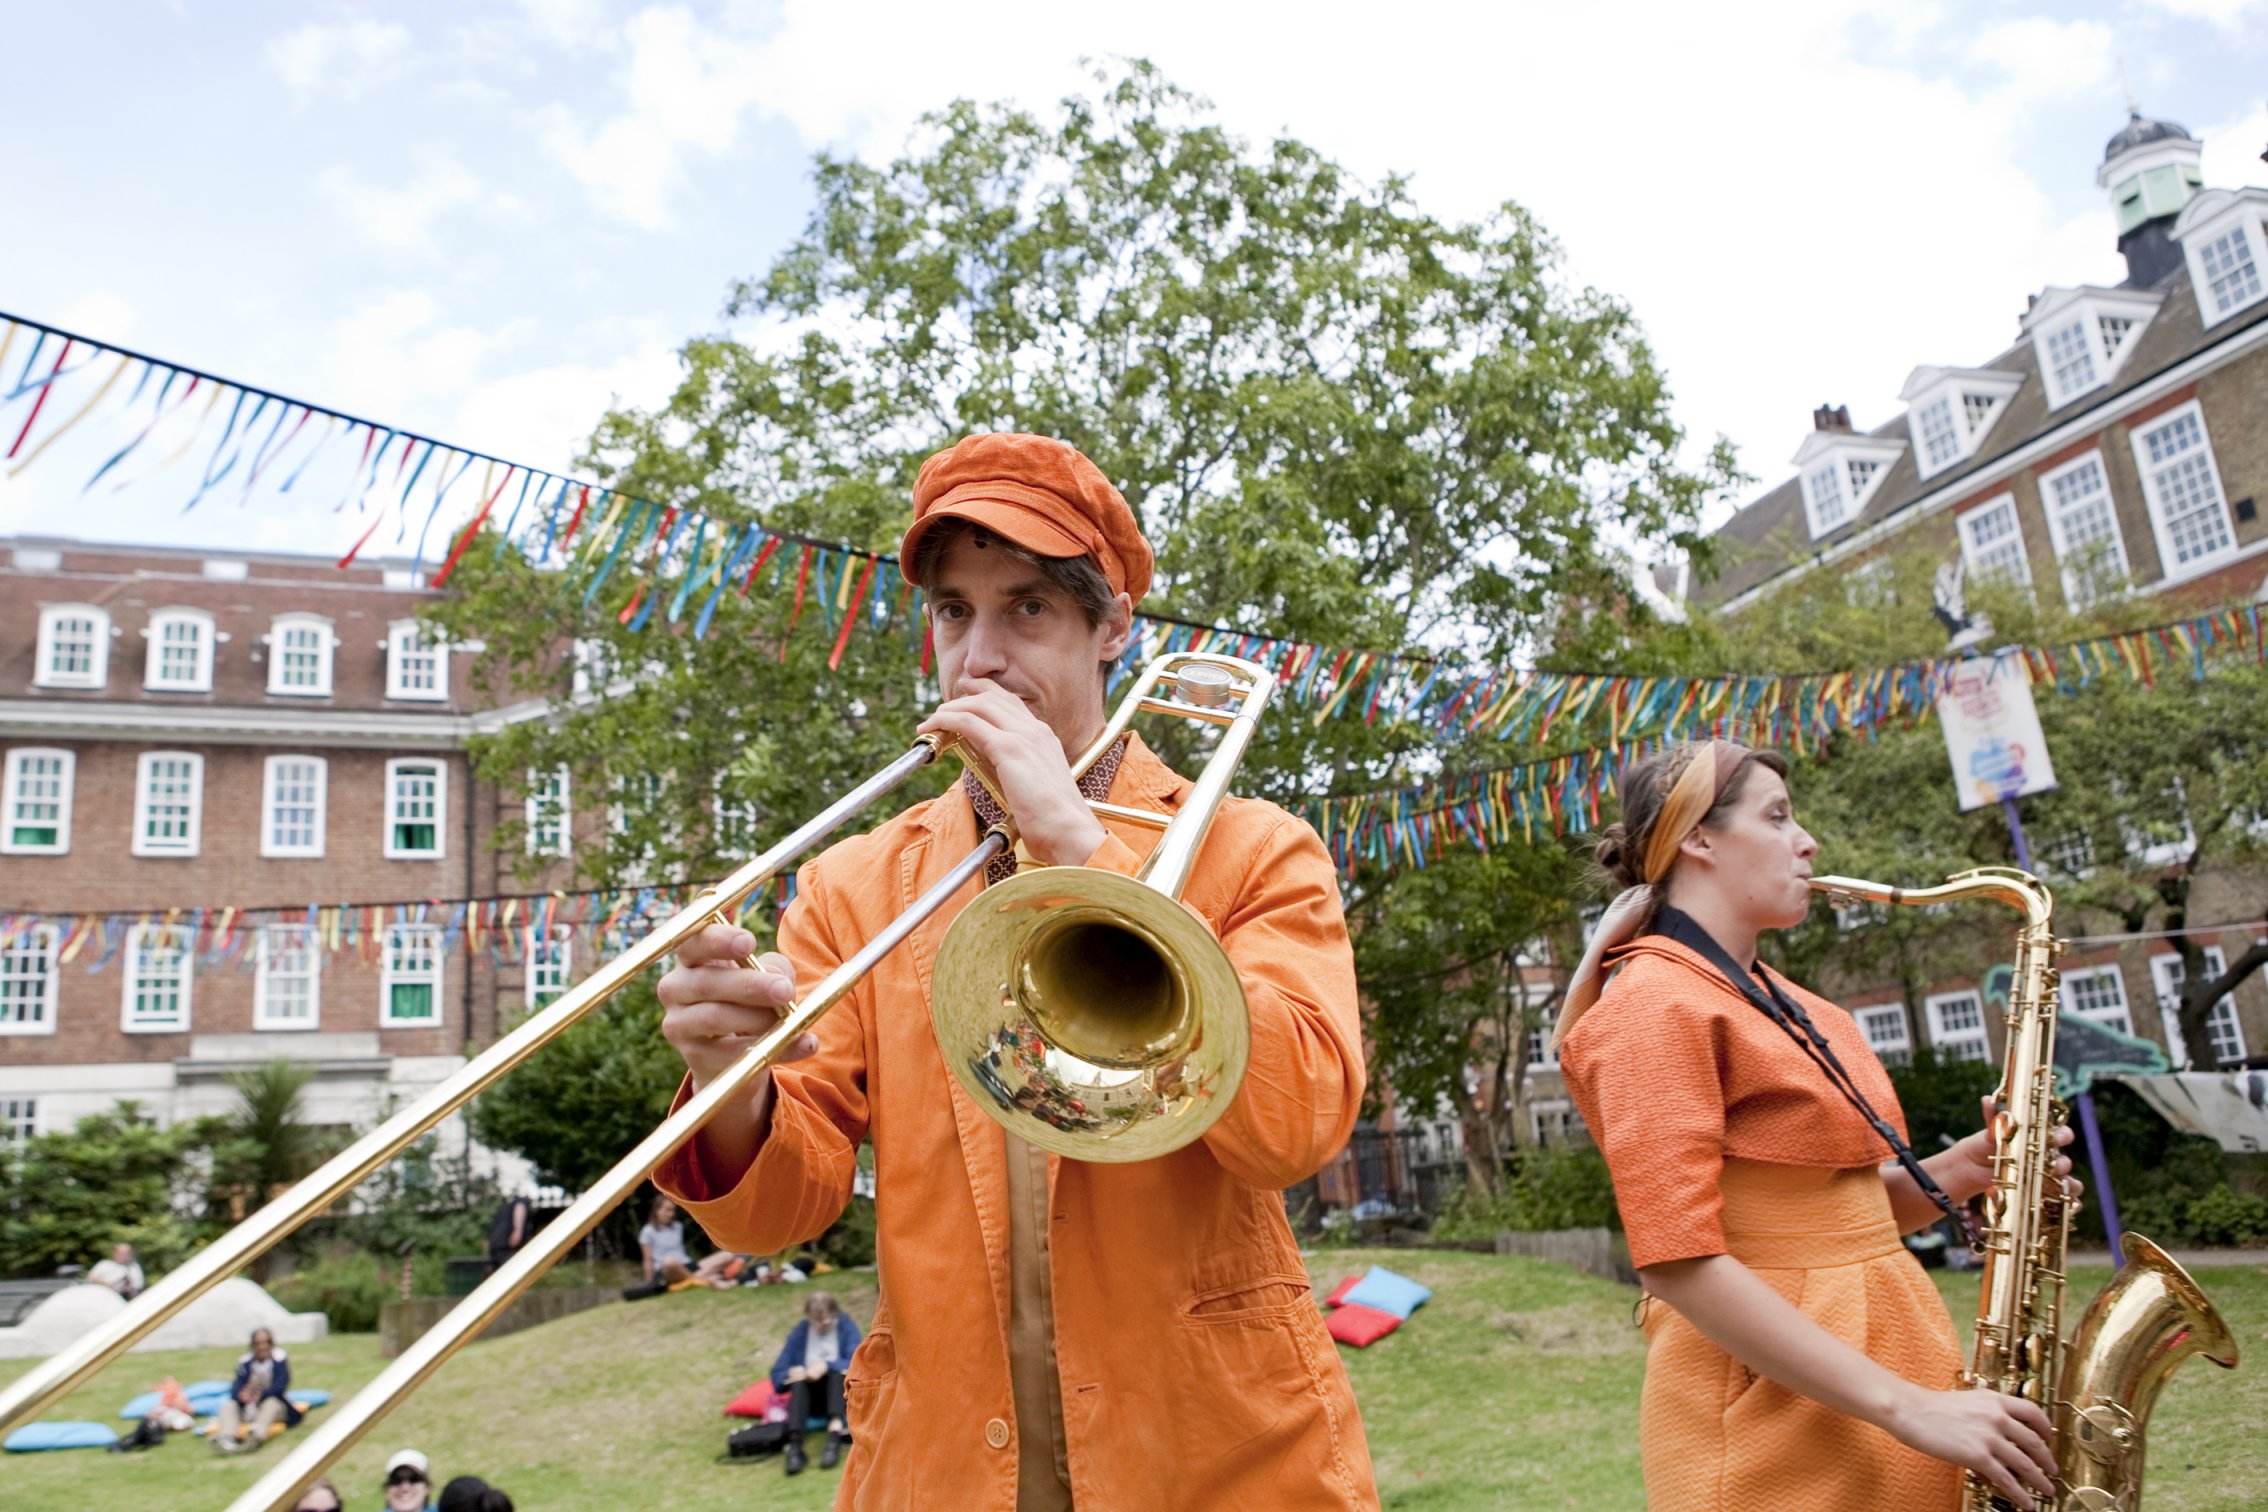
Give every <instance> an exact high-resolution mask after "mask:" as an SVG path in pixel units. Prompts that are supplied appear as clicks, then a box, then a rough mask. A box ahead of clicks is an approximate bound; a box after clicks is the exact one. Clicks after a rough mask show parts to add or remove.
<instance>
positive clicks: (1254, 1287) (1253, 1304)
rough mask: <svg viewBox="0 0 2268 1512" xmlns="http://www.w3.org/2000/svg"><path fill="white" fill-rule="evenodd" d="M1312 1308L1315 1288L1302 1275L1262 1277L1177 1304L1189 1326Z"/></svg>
mask: <svg viewBox="0 0 2268 1512" xmlns="http://www.w3.org/2000/svg"><path fill="white" fill-rule="evenodd" d="M1313 1306H1315V1288H1314V1287H1313V1286H1312V1285H1311V1284H1310V1283H1309V1282H1308V1279H1307V1277H1306V1276H1305V1275H1299V1276H1289V1275H1279V1276H1263V1277H1259V1278H1257V1279H1255V1280H1251V1281H1239V1282H1237V1283H1236V1284H1235V1285H1233V1286H1217V1287H1214V1288H1213V1289H1212V1290H1211V1291H1202V1292H1198V1293H1196V1294H1195V1295H1193V1296H1191V1297H1190V1298H1189V1300H1187V1301H1186V1302H1183V1303H1182V1304H1181V1315H1182V1316H1183V1317H1184V1318H1187V1319H1188V1320H1189V1321H1191V1322H1193V1323H1248V1322H1254V1321H1261V1320H1274V1319H1277V1318H1281V1317H1285V1316H1287V1315H1288V1314H1290V1313H1291V1312H1292V1311H1293V1310H1295V1309H1297V1308H1300V1307H1313Z"/></svg>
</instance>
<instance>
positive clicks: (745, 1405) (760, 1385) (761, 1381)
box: [725, 1376, 780, 1418]
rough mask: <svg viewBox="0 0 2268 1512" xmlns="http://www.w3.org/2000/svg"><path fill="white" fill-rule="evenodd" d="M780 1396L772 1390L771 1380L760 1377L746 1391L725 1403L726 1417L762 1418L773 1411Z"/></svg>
mask: <svg viewBox="0 0 2268 1512" xmlns="http://www.w3.org/2000/svg"><path fill="white" fill-rule="evenodd" d="M779 1399H780V1394H779V1393H778V1392H776V1391H774V1390H773V1389H772V1382H771V1379H770V1378H769V1377H767V1376H760V1377H758V1378H757V1380H756V1383H755V1384H754V1385H752V1386H750V1387H749V1388H748V1389H747V1390H746V1391H743V1392H742V1393H741V1394H740V1395H738V1396H736V1397H734V1398H733V1399H732V1400H731V1401H729V1402H727V1403H725V1416H726V1417H744V1418H761V1417H763V1416H764V1414H765V1413H767V1412H769V1411H771V1410H772V1404H773V1403H774V1402H777V1401H778V1400H779Z"/></svg>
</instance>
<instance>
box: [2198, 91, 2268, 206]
mask: <svg viewBox="0 0 2268 1512" xmlns="http://www.w3.org/2000/svg"><path fill="white" fill-rule="evenodd" d="M2197 134H2198V135H2199V136H2201V137H2203V138H2204V139H2205V155H2204V159H2203V161H2202V162H2200V163H2199V165H2198V166H2199V169H2200V170H2201V171H2202V172H2203V173H2204V175H2205V182H2206V184H2207V185H2209V186H2210V187H2212V188H2215V189H2236V188H2240V187H2242V186H2243V185H2246V184H2260V185H2268V163H2263V162H2262V161H2261V160H2260V153H2261V150H2262V149H2263V148H2268V106H2259V107H2255V108H2254V109H2252V110H2248V111H2246V112H2245V113H2244V114H2243V115H2241V116H2238V117H2237V118H2236V119H2235V120H2233V121H2223V122H2221V123H2220V124H2219V125H2217V126H2207V127H2203V128H2200V129H2199V130H2198V133H2197Z"/></svg>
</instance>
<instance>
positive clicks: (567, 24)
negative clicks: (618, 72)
mask: <svg viewBox="0 0 2268 1512" xmlns="http://www.w3.org/2000/svg"><path fill="white" fill-rule="evenodd" d="M520 14H521V16H522V17H523V18H525V19H526V21H527V24H528V27H529V29H530V30H531V31H533V32H534V33H535V34H536V35H537V36H539V37H541V38H543V40H545V41H546V42H549V43H551V44H553V45H554V46H557V47H567V48H582V47H589V46H591V45H592V44H594V43H596V42H598V41H600V40H601V39H602V38H603V37H604V36H605V35H606V31H607V27H606V0H520Z"/></svg>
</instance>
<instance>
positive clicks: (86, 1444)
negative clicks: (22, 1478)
mask: <svg viewBox="0 0 2268 1512" xmlns="http://www.w3.org/2000/svg"><path fill="white" fill-rule="evenodd" d="M117 1442H118V1435H117V1434H116V1433H115V1432H113V1431H112V1430H111V1429H110V1428H109V1427H107V1426H106V1425H104V1424H102V1423H27V1424H25V1425H24V1426H23V1427H21V1428H18V1429H17V1430H16V1431H15V1432H14V1433H11V1434H9V1435H8V1438H7V1441H6V1442H5V1443H0V1449H6V1450H7V1451H8V1452H9V1453H10V1454H37V1453H39V1452H40V1451H41V1450H43V1449H101V1448H105V1447H107V1446H109V1445H111V1444H115V1443H117Z"/></svg>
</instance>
